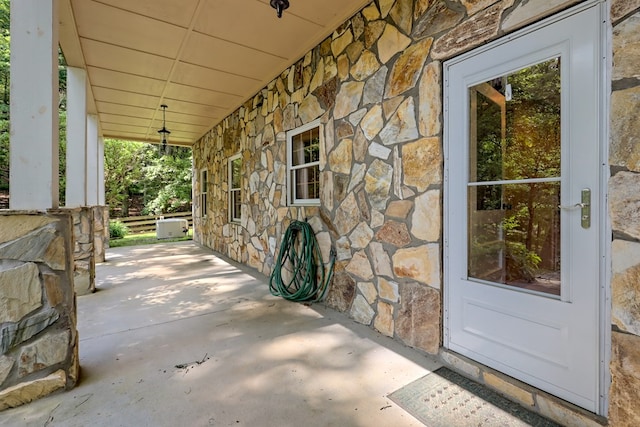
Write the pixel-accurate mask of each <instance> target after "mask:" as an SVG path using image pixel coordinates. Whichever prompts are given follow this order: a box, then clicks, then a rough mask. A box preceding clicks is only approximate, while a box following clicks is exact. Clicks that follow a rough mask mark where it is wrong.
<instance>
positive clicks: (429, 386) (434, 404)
mask: <svg viewBox="0 0 640 427" xmlns="http://www.w3.org/2000/svg"><path fill="white" fill-rule="evenodd" d="M389 398H390V399H391V400H392V401H394V402H395V403H396V404H398V405H399V406H400V407H401V408H403V409H404V410H405V411H407V412H409V413H410V414H411V415H413V416H414V417H415V418H417V419H419V420H420V421H422V422H423V423H424V424H425V425H426V426H428V427H470V426H476V427H480V426H483V427H497V426H508V427H514V426H518V427H519V426H535V427H559V425H558V424H556V423H554V422H552V421H549V420H547V419H546V418H543V417H541V416H540V415H538V414H535V413H533V412H530V411H527V410H526V409H525V408H523V407H522V406H520V405H518V404H517V403H513V402H511V401H510V400H508V399H506V398H504V397H502V396H500V395H499V394H498V393H496V392H494V391H492V390H489V389H488V388H487V387H485V386H483V385H481V384H478V383H476V382H474V381H471V380H469V379H467V378H465V377H463V376H462V375H459V374H457V373H455V372H453V371H452V370H450V369H447V368H440V369H438V370H436V371H434V372H433V373H431V374H429V375H426V376H424V377H422V378H420V379H418V380H416V381H414V382H412V383H410V384H408V385H406V386H404V387H402V388H401V389H399V390H396V391H394V392H393V393H391V394H390V395H389Z"/></svg>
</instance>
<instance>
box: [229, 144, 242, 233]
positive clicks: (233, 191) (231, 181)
mask: <svg viewBox="0 0 640 427" xmlns="http://www.w3.org/2000/svg"><path fill="white" fill-rule="evenodd" d="M237 159H241V160H242V156H241V155H240V153H238V154H236V155H233V156H231V157H229V159H228V161H227V170H228V174H227V176H228V181H227V182H228V186H229V187H228V188H229V190H228V193H229V197H228V198H229V215H228V217H229V222H230V223H234V224H239V223H240V222H242V208H241V209H240V217H239V218H234V217H233V194H234V193H235V192H238V193H239V197H242V184H240V187H239V188H235V189H234V188H233V187H232V183H233V176H232V174H233V168H232V167H231V164H232V163H233V161H234V160H237ZM240 180H241V181H242V173H241V174H240Z"/></svg>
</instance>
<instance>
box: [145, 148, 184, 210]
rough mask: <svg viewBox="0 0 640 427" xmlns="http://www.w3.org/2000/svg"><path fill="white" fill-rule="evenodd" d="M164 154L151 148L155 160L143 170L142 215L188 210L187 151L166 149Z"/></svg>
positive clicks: (152, 158)
mask: <svg viewBox="0 0 640 427" xmlns="http://www.w3.org/2000/svg"><path fill="white" fill-rule="evenodd" d="M166 150H167V152H168V154H166V155H163V154H161V151H162V149H161V150H160V151H159V150H158V149H157V148H153V149H152V150H148V151H154V152H155V154H156V156H151V162H149V164H148V165H147V166H146V167H145V168H144V175H145V176H144V180H143V185H144V193H145V212H144V213H148V214H160V213H169V212H181V211H186V210H190V209H191V170H192V161H191V149H189V148H183V147H167V148H166Z"/></svg>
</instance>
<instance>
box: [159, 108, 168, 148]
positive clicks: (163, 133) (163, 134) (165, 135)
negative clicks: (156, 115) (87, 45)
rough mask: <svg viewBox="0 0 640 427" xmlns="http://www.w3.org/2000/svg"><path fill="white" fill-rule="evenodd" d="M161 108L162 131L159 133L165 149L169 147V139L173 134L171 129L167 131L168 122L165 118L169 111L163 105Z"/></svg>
mask: <svg viewBox="0 0 640 427" xmlns="http://www.w3.org/2000/svg"><path fill="white" fill-rule="evenodd" d="M160 108H162V129H160V130H159V131H158V133H159V134H160V143H161V144H162V147H163V148H164V147H166V146H167V138H168V137H169V135H170V134H171V132H170V131H169V129H167V122H166V117H165V113H166V111H167V106H166V105H165V104H162V105H161V106H160Z"/></svg>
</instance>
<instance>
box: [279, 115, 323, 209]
mask: <svg viewBox="0 0 640 427" xmlns="http://www.w3.org/2000/svg"><path fill="white" fill-rule="evenodd" d="M316 127H317V128H318V134H319V136H320V141H319V146H318V150H319V151H320V153H318V154H319V157H322V153H321V150H323V148H324V129H323V126H322V125H321V123H320V119H316V120H314V121H312V122H309V123H307V124H306V125H303V126H300V127H298V128H296V129H292V130H290V131H288V132H287V189H288V191H287V203H288V205H289V206H320V198H317V199H297V200H294V198H293V192H294V180H293V176H292V173H291V171H293V170H295V169H297V168H294V167H293V165H292V163H293V162H292V160H293V153H292V146H291V143H292V139H293V137H294V136H296V135H299V134H301V133H303V132H306V131H308V130H310V129H313V128H316ZM315 165H317V166H318V170H319V169H320V161H319V160H318V161H317V162H311V163H305V164H304V167H308V166H315Z"/></svg>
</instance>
